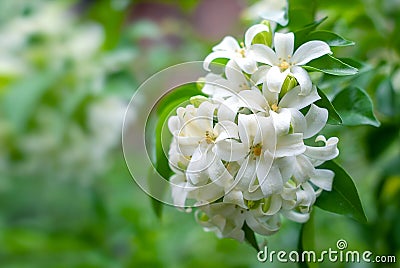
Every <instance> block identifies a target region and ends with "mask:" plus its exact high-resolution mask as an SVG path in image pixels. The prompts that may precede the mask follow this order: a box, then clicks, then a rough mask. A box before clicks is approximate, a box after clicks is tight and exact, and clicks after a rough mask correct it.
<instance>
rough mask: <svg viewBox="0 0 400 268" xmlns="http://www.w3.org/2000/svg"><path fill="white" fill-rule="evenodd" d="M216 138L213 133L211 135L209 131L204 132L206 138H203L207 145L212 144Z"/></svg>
mask: <svg viewBox="0 0 400 268" xmlns="http://www.w3.org/2000/svg"><path fill="white" fill-rule="evenodd" d="M216 138H217V137H216V136H215V135H214V133H212V132H210V131H206V137H205V139H206V142H207V143H208V144H211V143H214V142H215V139H216Z"/></svg>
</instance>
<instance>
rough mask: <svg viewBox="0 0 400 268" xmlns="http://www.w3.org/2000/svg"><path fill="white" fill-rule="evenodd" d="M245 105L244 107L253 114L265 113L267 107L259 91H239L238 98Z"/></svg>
mask: <svg viewBox="0 0 400 268" xmlns="http://www.w3.org/2000/svg"><path fill="white" fill-rule="evenodd" d="M238 97H239V98H240V99H241V100H242V102H243V103H244V104H245V106H244V107H247V108H249V109H250V110H252V111H253V112H257V111H261V112H263V111H265V110H266V108H268V107H269V105H268V103H267V102H266V100H265V98H264V96H263V95H262V94H261V92H260V91H259V90H245V91H241V92H240V93H239V96H238Z"/></svg>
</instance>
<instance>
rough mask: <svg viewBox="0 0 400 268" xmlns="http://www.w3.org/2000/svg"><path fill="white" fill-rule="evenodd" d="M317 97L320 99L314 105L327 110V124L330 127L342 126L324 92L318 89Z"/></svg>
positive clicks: (338, 116)
mask: <svg viewBox="0 0 400 268" xmlns="http://www.w3.org/2000/svg"><path fill="white" fill-rule="evenodd" d="M318 95H319V96H320V97H321V99H320V100H318V101H316V102H315V105H317V106H318V107H321V108H325V109H327V110H328V124H330V125H340V124H342V118H341V117H340V115H339V114H338V113H337V111H336V109H335V107H333V105H332V103H331V102H330V100H329V99H328V97H327V96H326V95H325V94H324V92H322V90H320V89H318Z"/></svg>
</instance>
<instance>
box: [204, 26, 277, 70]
mask: <svg viewBox="0 0 400 268" xmlns="http://www.w3.org/2000/svg"><path fill="white" fill-rule="evenodd" d="M269 31H270V30H269V27H268V26H266V25H264V24H256V25H253V26H252V27H250V28H249V29H248V30H247V32H246V34H245V37H244V43H241V44H239V43H238V41H237V40H236V39H235V38H233V37H232V36H227V37H225V38H224V39H223V40H222V42H221V43H219V44H218V45H216V46H215V47H213V52H212V53H210V54H209V55H208V56H207V57H206V59H205V60H204V69H205V70H207V71H209V70H210V69H209V65H210V63H211V62H212V61H213V60H215V59H218V58H226V59H230V60H232V61H234V62H235V63H236V64H237V65H238V66H239V67H240V69H242V70H243V71H245V72H246V73H249V74H251V73H254V72H255V71H256V70H257V57H256V55H254V53H253V51H252V47H253V45H252V42H253V39H254V37H255V36H256V35H257V34H259V33H261V32H269Z"/></svg>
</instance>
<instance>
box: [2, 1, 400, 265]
mask: <svg viewBox="0 0 400 268" xmlns="http://www.w3.org/2000/svg"><path fill="white" fill-rule="evenodd" d="M255 2H256V1H244V0H242V1H240V0H203V1H201V0H198V1H197V0H186V1H172V0H170V1H168V0H164V1H162V0H159V1H156V0H154V1H139V0H137V1H136V0H133V1H129V0H97V1H95V0H81V1H78V0H76V1H75V0H62V1H44V0H35V1H30V0H15V1H1V2H0V266H1V267H266V266H267V265H268V264H266V263H259V262H258V261H257V258H256V252H255V251H254V250H253V249H252V248H251V247H250V246H248V245H246V244H239V243H238V242H236V241H232V240H219V239H218V238H216V237H215V235H214V234H212V233H205V232H203V230H202V229H201V228H200V226H198V225H197V224H196V222H195V220H194V218H193V215H191V214H185V213H182V212H179V211H177V210H176V209H174V208H172V207H166V208H165V210H164V214H163V217H162V219H161V220H159V219H157V217H156V216H155V214H154V213H153V211H152V209H151V203H150V200H149V198H148V197H147V196H146V195H145V194H144V193H143V192H142V191H141V190H140V188H139V187H138V186H137V185H136V184H135V183H134V181H133V179H132V178H131V177H130V174H129V171H128V170H127V167H126V165H125V162H124V159H123V156H122V151H121V141H120V137H121V124H122V120H123V115H124V112H125V108H126V105H127V104H128V102H129V99H130V97H131V96H132V94H133V93H134V91H135V90H136V88H137V87H138V86H139V85H140V83H141V82H143V81H144V80H145V79H146V78H148V77H149V76H150V75H152V74H154V73H155V72H157V71H159V70H162V69H163V68H166V67H168V66H170V65H172V64H176V63H181V62H184V61H189V60H202V59H204V58H205V56H206V55H207V54H208V53H209V52H210V50H211V47H212V45H214V44H215V43H216V42H218V41H219V40H221V39H222V38H223V37H224V36H225V35H228V34H229V35H233V36H236V37H239V38H242V33H243V32H244V30H245V29H246V27H248V26H249V25H251V23H252V21H251V19H249V18H244V17H243V14H244V11H245V10H246V8H247V7H249V6H250V5H252V4H254V3H255ZM304 3H305V4H304V8H305V9H309V8H316V10H317V17H323V16H326V15H327V16H328V17H329V18H328V20H327V21H326V22H325V23H324V24H322V26H321V29H327V30H334V31H335V32H337V33H339V34H341V35H343V36H344V37H345V38H348V39H351V40H354V41H355V42H356V45H355V46H354V47H350V48H345V49H344V48H343V49H336V51H335V55H337V56H339V57H351V58H355V59H357V60H361V61H364V62H365V66H363V67H362V72H360V74H359V75H357V76H355V77H351V78H348V77H345V78H341V79H338V80H335V81H333V80H331V79H329V77H324V78H323V79H322V80H321V81H320V82H321V83H320V85H321V87H322V88H323V89H324V90H325V91H326V92H328V95H330V96H333V94H335V92H337V90H338V89H340V88H342V87H343V86H344V85H349V84H351V85H357V86H361V87H363V88H365V89H366V90H367V91H368V93H369V94H370V95H371V97H372V99H373V102H374V104H375V109H376V111H375V112H376V115H377V117H378V119H379V120H380V121H381V122H382V125H381V127H380V128H374V127H370V126H366V127H327V128H326V129H325V130H324V133H325V134H327V135H337V136H338V137H339V138H340V140H341V141H340V143H339V149H340V151H341V154H340V156H339V159H338V161H339V162H340V163H341V164H342V165H343V166H344V167H345V168H346V170H348V172H349V173H350V174H351V175H352V176H353V178H354V179H355V182H356V185H357V186H358V189H359V194H360V197H361V199H362V202H363V205H364V209H365V210H366V214H367V217H368V219H369V223H368V224H367V225H361V224H359V223H357V222H355V221H353V220H351V219H348V218H345V217H343V216H339V215H335V214H331V213H328V212H324V211H322V210H319V209H318V208H316V209H315V218H316V223H315V226H316V242H317V243H316V245H317V250H325V249H327V248H329V247H332V248H335V247H336V241H337V240H338V239H345V240H347V242H348V244H349V249H351V250H370V251H372V252H374V253H375V254H382V255H397V262H398V263H399V261H400V152H399V151H400V138H399V126H400V35H399V32H400V1H399V0H386V1H379V0H354V1H345V0H337V1H322V0H320V1H317V2H315V1H312V3H316V6H315V5H314V4H308V3H309V1H304ZM310 3H311V2H310ZM253 22H254V21H253ZM301 26H302V25H301ZM133 116H134V115H133ZM132 135H134V134H132ZM299 230H300V225H299V224H295V223H289V222H285V223H284V226H283V228H282V230H281V231H280V232H279V233H277V234H276V235H274V236H272V237H270V238H268V246H269V248H270V249H271V250H281V249H286V250H294V249H296V247H297V239H298V235H299ZM398 263H397V266H396V264H394V265H386V266H385V267H399V266H398V265H399V264H398ZM293 266H294V265H293V264H274V265H273V267H293ZM321 266H322V267H374V266H379V265H378V264H370V265H366V264H330V263H324V264H322V265H321Z"/></svg>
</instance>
